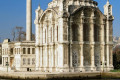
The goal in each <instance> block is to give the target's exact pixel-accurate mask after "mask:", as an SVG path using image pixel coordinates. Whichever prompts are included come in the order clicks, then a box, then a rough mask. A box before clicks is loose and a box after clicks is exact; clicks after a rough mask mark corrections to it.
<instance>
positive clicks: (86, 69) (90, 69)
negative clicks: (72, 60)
mask: <svg viewBox="0 0 120 80" xmlns="http://www.w3.org/2000/svg"><path fill="white" fill-rule="evenodd" d="M85 71H88V72H89V71H90V72H94V71H96V67H95V66H86V67H85Z"/></svg>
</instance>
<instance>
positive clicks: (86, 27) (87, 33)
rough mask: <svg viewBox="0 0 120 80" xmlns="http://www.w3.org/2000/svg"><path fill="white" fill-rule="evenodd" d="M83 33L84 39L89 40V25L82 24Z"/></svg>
mask: <svg viewBox="0 0 120 80" xmlns="http://www.w3.org/2000/svg"><path fill="white" fill-rule="evenodd" d="M83 33H84V41H89V25H88V24H84V27H83Z"/></svg>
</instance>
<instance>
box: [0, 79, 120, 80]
mask: <svg viewBox="0 0 120 80" xmlns="http://www.w3.org/2000/svg"><path fill="white" fill-rule="evenodd" d="M0 80H12V79H0ZM51 80H52V79H51ZM54 80H55V79H54ZM56 80H57V79H56ZM61 80H62V79H61ZM69 80H70V79H69ZM75 80H78V79H75ZM79 80H120V79H79Z"/></svg>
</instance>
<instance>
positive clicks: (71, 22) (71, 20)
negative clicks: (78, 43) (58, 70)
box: [69, 17, 73, 72]
mask: <svg viewBox="0 0 120 80" xmlns="http://www.w3.org/2000/svg"><path fill="white" fill-rule="evenodd" d="M72 24H73V17H71V18H70V30H69V31H70V32H69V35H70V36H69V38H70V40H69V41H70V44H69V48H70V50H69V51H70V60H69V61H70V63H69V64H70V71H71V72H73V71H72V69H73V64H72V45H71V44H72Z"/></svg>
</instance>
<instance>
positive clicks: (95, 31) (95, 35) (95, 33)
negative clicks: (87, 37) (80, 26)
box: [94, 25, 99, 41]
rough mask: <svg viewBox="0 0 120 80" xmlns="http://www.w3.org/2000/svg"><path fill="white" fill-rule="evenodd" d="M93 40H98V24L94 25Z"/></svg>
mask: <svg viewBox="0 0 120 80" xmlns="http://www.w3.org/2000/svg"><path fill="white" fill-rule="evenodd" d="M94 40H95V41H99V26H97V25H94Z"/></svg>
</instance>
